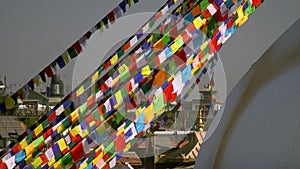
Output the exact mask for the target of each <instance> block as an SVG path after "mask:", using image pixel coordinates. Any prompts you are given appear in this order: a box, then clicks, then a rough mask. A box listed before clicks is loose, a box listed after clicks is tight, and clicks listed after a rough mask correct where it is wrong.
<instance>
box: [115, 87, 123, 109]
mask: <svg viewBox="0 0 300 169" xmlns="http://www.w3.org/2000/svg"><path fill="white" fill-rule="evenodd" d="M115 97H116V101H117V104H116V105H115V106H114V108H116V107H119V105H120V104H121V103H122V100H123V97H122V93H121V90H119V91H118V92H117V93H116V94H115Z"/></svg>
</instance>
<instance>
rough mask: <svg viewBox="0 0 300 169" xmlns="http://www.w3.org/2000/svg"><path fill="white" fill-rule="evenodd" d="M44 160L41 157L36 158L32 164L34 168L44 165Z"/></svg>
mask: <svg viewBox="0 0 300 169" xmlns="http://www.w3.org/2000/svg"><path fill="white" fill-rule="evenodd" d="M42 162H43V161H42V159H41V158H40V157H38V158H36V159H35V160H34V161H33V162H32V163H31V164H32V165H33V167H34V168H38V166H40V165H41V164H42Z"/></svg>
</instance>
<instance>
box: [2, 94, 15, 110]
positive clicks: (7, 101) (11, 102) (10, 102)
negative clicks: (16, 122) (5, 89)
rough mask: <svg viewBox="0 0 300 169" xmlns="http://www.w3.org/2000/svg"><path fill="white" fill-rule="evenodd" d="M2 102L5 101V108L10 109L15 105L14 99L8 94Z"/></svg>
mask: <svg viewBox="0 0 300 169" xmlns="http://www.w3.org/2000/svg"><path fill="white" fill-rule="evenodd" d="M4 103H5V106H6V109H12V108H14V107H15V101H14V100H13V99H12V98H11V97H10V96H8V97H7V98H6V99H5V101H4Z"/></svg>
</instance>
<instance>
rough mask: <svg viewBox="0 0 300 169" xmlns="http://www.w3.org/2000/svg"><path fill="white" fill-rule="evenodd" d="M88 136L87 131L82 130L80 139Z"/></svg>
mask: <svg viewBox="0 0 300 169" xmlns="http://www.w3.org/2000/svg"><path fill="white" fill-rule="evenodd" d="M88 134H89V131H88V130H83V131H82V133H81V137H82V138H84V137H86V136H87V135H88Z"/></svg>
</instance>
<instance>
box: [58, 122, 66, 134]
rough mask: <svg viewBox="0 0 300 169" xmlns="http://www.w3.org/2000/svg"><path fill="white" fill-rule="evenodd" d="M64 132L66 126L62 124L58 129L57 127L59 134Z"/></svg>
mask: <svg viewBox="0 0 300 169" xmlns="http://www.w3.org/2000/svg"><path fill="white" fill-rule="evenodd" d="M63 131H64V126H63V125H62V124H60V125H59V126H58V127H57V133H58V134H60V133H61V132H63Z"/></svg>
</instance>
